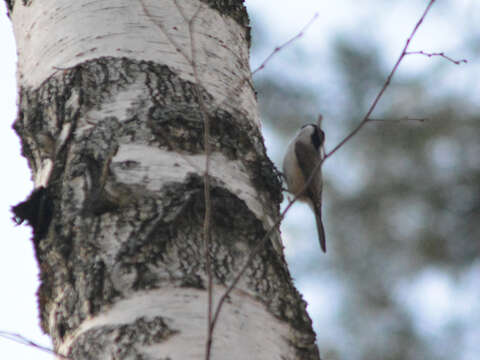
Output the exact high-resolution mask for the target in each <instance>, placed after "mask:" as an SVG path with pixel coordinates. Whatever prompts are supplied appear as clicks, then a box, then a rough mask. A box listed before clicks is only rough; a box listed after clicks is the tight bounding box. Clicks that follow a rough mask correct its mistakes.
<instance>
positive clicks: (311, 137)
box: [283, 116, 327, 252]
mask: <svg viewBox="0 0 480 360" xmlns="http://www.w3.org/2000/svg"><path fill="white" fill-rule="evenodd" d="M321 120H322V117H321V116H320V117H319V119H318V124H307V125H304V126H303V127H302V128H301V129H300V131H299V132H298V133H297V134H296V135H295V137H294V138H293V139H292V141H291V142H290V144H288V148H287V152H286V154H285V157H284V158H283V174H284V176H285V179H286V181H287V186H288V191H289V192H291V193H292V194H294V195H298V194H299V193H300V192H301V191H302V190H303V188H304V187H305V183H306V182H307V180H308V179H309V178H310V175H311V174H312V173H313V171H314V169H315V167H316V166H317V164H318V163H319V162H320V161H322V159H323V157H324V156H325V151H324V148H323V144H324V141H325V133H324V132H323V131H322V129H321V128H320V122H321ZM322 185H323V182H322V169H321V167H318V169H317V171H316V172H315V175H313V179H312V181H311V182H310V184H309V185H308V187H307V188H306V189H305V191H304V192H303V193H302V194H301V195H300V196H299V198H298V199H299V200H300V201H305V202H306V203H308V204H309V205H310V207H311V208H312V210H313V212H314V213H315V221H316V223H317V232H318V239H319V241H320V247H321V248H322V250H323V252H327V247H326V244H325V230H324V229H323V223H322Z"/></svg>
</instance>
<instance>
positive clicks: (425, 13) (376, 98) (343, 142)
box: [325, 0, 435, 160]
mask: <svg viewBox="0 0 480 360" xmlns="http://www.w3.org/2000/svg"><path fill="white" fill-rule="evenodd" d="M434 3H435V0H430V2H429V3H428V5H427V7H426V8H425V11H424V12H423V14H422V16H421V17H420V19H419V20H418V21H417V23H416V25H415V27H414V28H413V30H412V32H411V33H410V36H409V37H408V38H407V41H406V42H405V46H404V47H403V49H402V52H401V54H400V56H399V57H398V59H397V62H396V63H395V65H394V66H393V69H392V71H391V72H390V74H389V75H388V77H387V79H386V80H385V83H384V84H383V87H382V88H381V89H380V92H379V93H378V94H377V96H376V97H375V99H374V100H373V102H372V104H371V105H370V108H369V109H368V111H367V113H366V114H365V116H364V117H363V119H362V121H361V122H360V123H359V124H358V125H357V127H355V128H354V129H353V130H352V131H351V132H350V133H349V134H348V135H347V136H345V138H344V139H343V140H342V141H340V142H339V143H338V144H337V145H336V146H335V147H334V148H333V149H332V150H331V151H329V152H327V153H326V154H325V160H326V159H328V158H329V157H330V156H332V155H333V154H334V153H335V152H337V151H338V149H340V148H341V147H342V146H344V145H345V144H346V143H347V142H348V141H349V140H350V139H351V138H353V137H354V136H355V135H356V134H357V133H358V132H359V131H360V130H361V129H362V128H363V127H364V126H365V124H366V123H367V122H368V121H369V118H370V115H372V112H373V110H374V109H375V107H376V106H377V104H378V102H379V101H380V98H381V97H382V95H383V94H384V92H385V90H387V87H388V85H390V82H391V81H392V78H393V75H395V73H396V71H397V69H398V66H399V65H400V63H401V62H402V60H403V58H404V57H405V56H406V54H407V49H408V46H409V45H410V42H411V41H412V39H413V37H414V36H415V34H416V33H417V30H418V28H419V27H420V25H421V24H422V23H423V20H424V19H425V16H427V14H428V12H429V11H430V9H431V7H432V5H433V4H434Z"/></svg>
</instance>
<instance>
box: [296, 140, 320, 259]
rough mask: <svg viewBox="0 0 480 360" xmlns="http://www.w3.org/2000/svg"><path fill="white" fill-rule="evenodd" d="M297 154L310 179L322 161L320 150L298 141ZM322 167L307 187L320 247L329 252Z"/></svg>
mask: <svg viewBox="0 0 480 360" xmlns="http://www.w3.org/2000/svg"><path fill="white" fill-rule="evenodd" d="M295 155H296V156H297V161H298V165H299V166H300V169H301V170H302V173H303V176H304V177H305V181H308V179H309V178H310V176H311V175H312V173H313V171H314V170H315V167H316V166H317V164H318V163H319V162H320V161H321V158H320V156H319V154H318V152H316V151H315V149H314V148H313V147H311V146H309V145H306V144H303V143H301V142H297V143H296V144H295ZM321 171H322V169H321V168H320V167H319V168H318V169H317V176H314V178H313V179H312V181H311V182H310V184H309V185H308V187H307V189H306V195H307V196H308V197H309V198H310V199H311V202H312V203H311V205H312V207H313V211H314V213H315V222H316V223H317V232H318V239H319V241H320V247H321V248H322V250H323V252H327V246H326V242H325V229H324V228H323V222H322V187H323V183H322V176H321Z"/></svg>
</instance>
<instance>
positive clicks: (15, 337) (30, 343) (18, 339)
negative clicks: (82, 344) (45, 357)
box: [0, 331, 69, 359]
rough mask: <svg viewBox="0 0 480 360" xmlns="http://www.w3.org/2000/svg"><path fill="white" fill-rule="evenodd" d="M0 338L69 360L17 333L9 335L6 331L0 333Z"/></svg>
mask: <svg viewBox="0 0 480 360" xmlns="http://www.w3.org/2000/svg"><path fill="white" fill-rule="evenodd" d="M0 337H2V338H4V339H7V340H11V341H15V342H16V343H19V344H22V345H27V346H31V347H34V348H36V349H38V350H41V351H45V352H47V353H49V354H52V355H55V356H58V357H60V358H62V359H69V357H68V356H65V355H62V354H59V353H57V352H55V351H54V350H52V349H50V348H48V347H46V346H43V345H40V344H38V343H36V342H34V341H32V340H30V339H27V338H26V337H25V336H22V335H20V334H17V333H11V332H8V331H0Z"/></svg>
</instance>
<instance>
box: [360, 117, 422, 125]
mask: <svg viewBox="0 0 480 360" xmlns="http://www.w3.org/2000/svg"><path fill="white" fill-rule="evenodd" d="M428 120H430V119H429V118H411V117H408V116H406V117H403V118H400V119H374V118H369V119H368V122H373V121H376V122H384V123H394V122H404V121H416V122H424V121H428Z"/></svg>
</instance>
